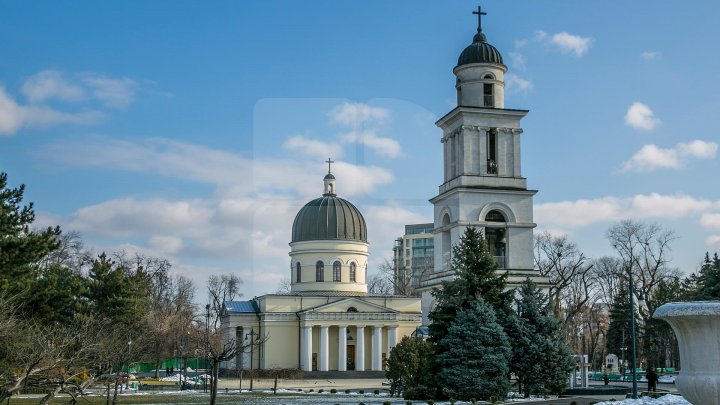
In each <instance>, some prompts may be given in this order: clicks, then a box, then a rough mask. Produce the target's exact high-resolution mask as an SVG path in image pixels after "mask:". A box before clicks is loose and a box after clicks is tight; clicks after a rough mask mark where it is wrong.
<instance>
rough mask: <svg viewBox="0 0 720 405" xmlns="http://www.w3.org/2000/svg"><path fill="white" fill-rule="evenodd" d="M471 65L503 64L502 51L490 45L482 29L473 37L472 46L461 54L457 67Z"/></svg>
mask: <svg viewBox="0 0 720 405" xmlns="http://www.w3.org/2000/svg"><path fill="white" fill-rule="evenodd" d="M471 63H495V64H498V65H502V64H503V59H502V55H500V51H498V50H497V48H495V47H494V46H492V45H490V44H489V43H488V41H487V38H486V37H485V34H483V33H482V30H480V29H478V33H477V34H475V36H474V37H473V42H472V44H470V45H468V47H467V48H465V49H464V50H463V51H462V53H461V54H460V57H459V58H458V64H457V66H462V65H469V64H471ZM457 66H456V67H457Z"/></svg>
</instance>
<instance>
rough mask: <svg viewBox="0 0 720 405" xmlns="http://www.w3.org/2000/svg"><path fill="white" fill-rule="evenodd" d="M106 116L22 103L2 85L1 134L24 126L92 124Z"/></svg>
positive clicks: (95, 112) (0, 107)
mask: <svg viewBox="0 0 720 405" xmlns="http://www.w3.org/2000/svg"><path fill="white" fill-rule="evenodd" d="M104 117H105V114H103V113H102V112H100V111H83V112H79V113H66V112H62V111H58V110H56V109H53V108H50V107H45V106H35V105H31V106H24V105H20V104H18V103H17V102H16V101H15V100H13V98H12V97H10V96H9V95H8V94H7V93H6V92H5V89H4V88H2V87H0V135H12V134H14V133H16V132H17V131H19V130H20V129H21V128H24V127H47V126H51V125H57V124H92V123H95V122H98V121H100V120H102V119H103V118H104Z"/></svg>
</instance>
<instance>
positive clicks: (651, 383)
mask: <svg viewBox="0 0 720 405" xmlns="http://www.w3.org/2000/svg"><path fill="white" fill-rule="evenodd" d="M645 378H647V382H648V392H650V390H652V391H653V392H655V391H657V382H658V375H657V373H656V372H655V367H650V369H649V370H648V372H647V373H645Z"/></svg>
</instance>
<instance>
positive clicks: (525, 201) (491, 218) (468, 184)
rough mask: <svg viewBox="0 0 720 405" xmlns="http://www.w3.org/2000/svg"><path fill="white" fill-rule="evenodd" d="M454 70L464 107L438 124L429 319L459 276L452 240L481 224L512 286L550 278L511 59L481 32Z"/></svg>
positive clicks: (426, 302) (426, 288) (426, 284)
mask: <svg viewBox="0 0 720 405" xmlns="http://www.w3.org/2000/svg"><path fill="white" fill-rule="evenodd" d="M473 14H477V16H478V28H477V33H476V34H475V36H474V37H473V42H472V44H470V45H469V46H468V47H466V48H465V49H464V50H463V51H462V53H461V54H460V57H459V58H458V63H457V66H455V68H454V69H453V73H454V74H455V77H456V83H455V88H456V89H457V107H455V108H454V109H453V110H452V111H450V112H449V113H447V114H446V115H445V116H444V117H442V118H440V119H439V120H438V121H437V122H436V123H435V124H436V125H437V126H438V127H439V128H440V129H442V131H443V135H442V138H441V140H440V142H441V143H442V145H443V161H444V164H443V167H444V177H443V184H441V185H440V187H439V192H438V195H437V196H436V197H434V198H432V199H431V200H430V202H431V203H432V204H433V206H434V216H435V219H434V224H435V225H434V231H433V233H434V235H435V241H434V242H435V267H434V272H433V273H432V274H430V275H429V276H428V277H427V278H426V279H425V280H424V281H423V283H422V286H421V291H422V306H423V317H424V319H423V323H424V324H427V314H428V313H429V311H430V310H431V309H432V307H433V306H434V303H433V298H432V296H431V294H430V292H431V290H432V289H434V288H438V287H440V285H441V284H442V282H443V281H444V280H449V279H451V278H452V277H453V271H452V270H451V268H450V263H451V258H452V246H455V245H457V244H458V242H459V240H460V236H462V234H463V233H464V232H465V229H466V228H467V227H469V226H474V227H478V228H481V229H482V230H483V233H484V235H485V239H486V240H487V241H488V244H489V247H490V249H491V251H492V252H493V254H494V256H495V261H496V263H497V264H498V271H502V272H508V273H509V274H508V283H509V284H510V287H514V286H515V285H519V284H520V283H522V282H523V281H524V280H525V279H526V278H527V277H530V278H531V279H533V281H534V282H536V283H538V284H540V285H547V279H546V278H544V277H540V276H539V274H538V272H537V271H535V270H533V268H534V259H533V228H535V226H536V225H535V223H534V222H533V200H532V199H533V196H534V195H535V194H536V193H537V191H535V190H528V189H527V180H526V179H525V177H523V176H522V173H521V164H520V163H521V160H520V150H521V148H520V146H521V143H520V141H521V134H522V133H523V130H522V127H521V124H520V121H521V120H522V118H523V117H525V115H527V113H528V110H516V109H507V108H505V79H504V77H505V76H504V75H505V73H506V72H507V66H505V64H504V63H503V59H502V56H501V55H500V52H499V51H498V50H497V49H496V48H495V47H494V46H492V45H490V44H489V43H488V41H487V37H486V36H485V34H484V33H483V31H482V25H481V23H482V20H481V19H482V16H484V15H486V13H484V12H482V11H481V9H480V7H478V10H477V11H476V12H473Z"/></svg>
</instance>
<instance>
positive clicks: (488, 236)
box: [485, 210, 508, 269]
mask: <svg viewBox="0 0 720 405" xmlns="http://www.w3.org/2000/svg"><path fill="white" fill-rule="evenodd" d="M485 222H488V224H487V225H486V226H485V240H486V241H487V243H488V249H490V253H491V254H492V255H493V256H494V257H495V263H497V265H498V267H499V268H501V269H504V268H506V267H507V262H506V257H507V233H508V230H507V219H506V218H505V215H504V214H503V213H502V212H500V211H498V210H492V211H490V212H488V213H487V215H485Z"/></svg>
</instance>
